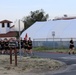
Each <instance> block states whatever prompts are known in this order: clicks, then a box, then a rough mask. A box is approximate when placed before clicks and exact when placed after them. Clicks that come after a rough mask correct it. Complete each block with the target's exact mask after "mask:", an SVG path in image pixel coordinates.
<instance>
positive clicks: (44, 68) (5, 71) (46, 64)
mask: <svg viewBox="0 0 76 75" xmlns="http://www.w3.org/2000/svg"><path fill="white" fill-rule="evenodd" d="M17 59H18V63H17V66H15V56H14V55H13V60H12V61H13V63H12V64H10V56H9V55H0V75H45V73H46V72H48V71H50V72H51V71H55V70H58V69H60V68H61V67H63V66H64V65H65V64H64V63H63V62H60V61H57V60H53V59H47V58H37V57H32V58H31V57H21V59H20V56H17Z"/></svg>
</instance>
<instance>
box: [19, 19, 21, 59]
mask: <svg viewBox="0 0 76 75" xmlns="http://www.w3.org/2000/svg"><path fill="white" fill-rule="evenodd" d="M20 34H21V32H20V19H19V54H20V60H21V38H20Z"/></svg>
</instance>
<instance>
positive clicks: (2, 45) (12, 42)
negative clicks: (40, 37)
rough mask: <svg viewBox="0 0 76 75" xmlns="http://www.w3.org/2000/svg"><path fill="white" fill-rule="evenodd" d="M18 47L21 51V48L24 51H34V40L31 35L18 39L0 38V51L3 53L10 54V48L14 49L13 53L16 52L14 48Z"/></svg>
mask: <svg viewBox="0 0 76 75" xmlns="http://www.w3.org/2000/svg"><path fill="white" fill-rule="evenodd" d="M15 48H16V49H17V52H19V49H20V48H21V49H22V51H23V52H24V53H32V40H31V38H30V37H29V39H28V40H27V39H24V40H22V39H21V40H17V39H12V38H11V39H9V40H8V39H4V40H0V53H1V54H9V53H10V49H12V53H14V49H15Z"/></svg>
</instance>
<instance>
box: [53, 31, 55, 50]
mask: <svg viewBox="0 0 76 75" xmlns="http://www.w3.org/2000/svg"><path fill="white" fill-rule="evenodd" d="M52 36H53V49H54V36H55V31H52Z"/></svg>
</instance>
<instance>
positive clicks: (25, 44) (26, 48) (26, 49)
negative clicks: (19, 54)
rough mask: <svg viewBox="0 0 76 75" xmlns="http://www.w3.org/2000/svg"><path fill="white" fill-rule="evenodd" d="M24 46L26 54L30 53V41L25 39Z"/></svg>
mask: <svg viewBox="0 0 76 75" xmlns="http://www.w3.org/2000/svg"><path fill="white" fill-rule="evenodd" d="M23 46H24V54H27V53H28V41H27V40H26V39H25V40H24V41H23Z"/></svg>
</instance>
